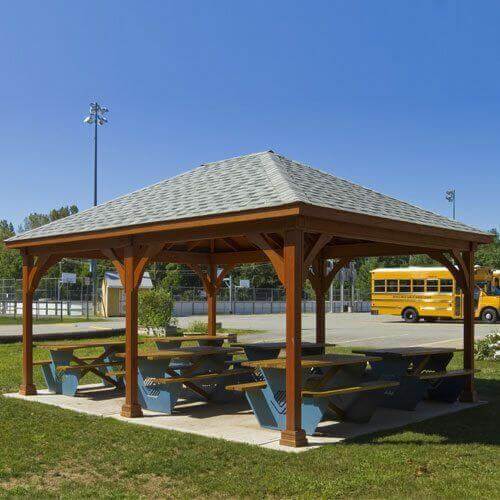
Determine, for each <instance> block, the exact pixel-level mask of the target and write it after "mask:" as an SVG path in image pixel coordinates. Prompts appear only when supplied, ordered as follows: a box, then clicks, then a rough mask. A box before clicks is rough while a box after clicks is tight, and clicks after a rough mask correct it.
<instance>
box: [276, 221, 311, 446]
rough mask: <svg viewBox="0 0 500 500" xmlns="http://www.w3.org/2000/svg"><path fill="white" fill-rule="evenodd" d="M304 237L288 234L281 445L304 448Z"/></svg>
mask: <svg viewBox="0 0 500 500" xmlns="http://www.w3.org/2000/svg"><path fill="white" fill-rule="evenodd" d="M303 246H304V235H303V233H302V231H301V230H299V229H291V230H287V231H286V232H285V242H284V254H283V257H284V274H285V289H286V429H285V430H284V431H282V432H281V439H280V444H282V445H285V446H294V447H299V446H305V445H307V438H306V434H305V432H304V430H303V429H302V415H301V399H302V398H301V390H302V387H301V385H302V380H301V378H302V377H301V374H302V370H301V351H300V349H301V341H302V339H301V333H302V324H301V323H302V314H301V309H302V308H301V305H302V283H303V275H302V266H303Z"/></svg>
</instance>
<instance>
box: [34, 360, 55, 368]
mask: <svg viewBox="0 0 500 500" xmlns="http://www.w3.org/2000/svg"><path fill="white" fill-rule="evenodd" d="M50 363H52V361H51V360H50V359H43V360H41V361H33V366H43V365H50Z"/></svg>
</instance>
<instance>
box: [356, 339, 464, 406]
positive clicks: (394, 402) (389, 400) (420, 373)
mask: <svg viewBox="0 0 500 500" xmlns="http://www.w3.org/2000/svg"><path fill="white" fill-rule="evenodd" d="M457 351H460V349H454V348H442V347H396V348H380V349H378V348H371V349H355V350H354V351H353V352H356V353H362V354H365V355H368V356H377V357H379V358H380V361H378V362H374V363H372V370H373V372H374V375H375V376H376V377H379V378H383V379H386V380H397V381H399V382H400V385H399V387H398V388H396V389H394V390H393V391H388V392H387V393H386V394H385V396H384V400H383V402H382V405H383V406H385V407H388V408H397V409H401V410H414V409H415V407H416V406H417V404H418V403H419V402H420V401H422V399H424V398H425V397H428V398H429V399H433V400H438V401H445V402H448V403H453V402H455V401H456V400H457V398H458V396H459V395H460V393H461V392H462V390H463V389H464V387H465V377H466V376H467V375H470V374H471V373H472V370H447V369H446V367H447V366H448V364H449V362H450V361H451V359H452V358H453V355H454V353H455V352H457Z"/></svg>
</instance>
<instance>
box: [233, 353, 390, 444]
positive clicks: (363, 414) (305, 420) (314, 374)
mask: <svg viewBox="0 0 500 500" xmlns="http://www.w3.org/2000/svg"><path fill="white" fill-rule="evenodd" d="M379 359H380V358H378V357H375V356H359V355H345V354H322V355H316V356H305V357H303V358H302V359H301V377H302V402H301V405H302V428H303V429H304V431H305V432H306V434H309V435H311V434H314V432H315V431H316V428H317V426H318V424H319V422H320V421H321V420H322V419H323V417H324V416H325V414H326V413H327V412H328V411H330V412H333V413H334V414H335V416H336V418H340V419H345V420H352V421H355V422H366V421H367V420H369V419H370V418H371V416H372V415H373V413H374V411H375V409H376V407H377V404H378V402H379V401H380V399H381V398H382V396H383V393H384V391H385V390H388V389H391V388H393V387H395V386H397V385H398V382H394V381H379V380H372V379H370V378H369V377H368V376H367V373H366V367H367V364H368V363H371V362H373V361H378V360H379ZM242 366H244V367H249V368H253V369H259V370H260V372H261V374H262V380H258V381H254V382H248V383H242V384H233V385H229V386H227V387H226V389H228V390H233V391H239V392H244V393H245V394H246V397H247V400H248V402H249V404H250V406H251V408H252V410H253V412H254V413H255V416H256V417H257V420H258V421H259V424H260V425H261V426H262V427H267V428H270V429H277V430H284V429H285V425H286V358H274V359H262V360H254V361H246V362H243V363H242Z"/></svg>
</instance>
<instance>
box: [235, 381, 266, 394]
mask: <svg viewBox="0 0 500 500" xmlns="http://www.w3.org/2000/svg"><path fill="white" fill-rule="evenodd" d="M266 387H267V384H266V382H263V381H261V382H246V383H244V384H234V385H226V389H227V390H228V391H238V392H246V391H252V390H255V389H265V388H266Z"/></svg>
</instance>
